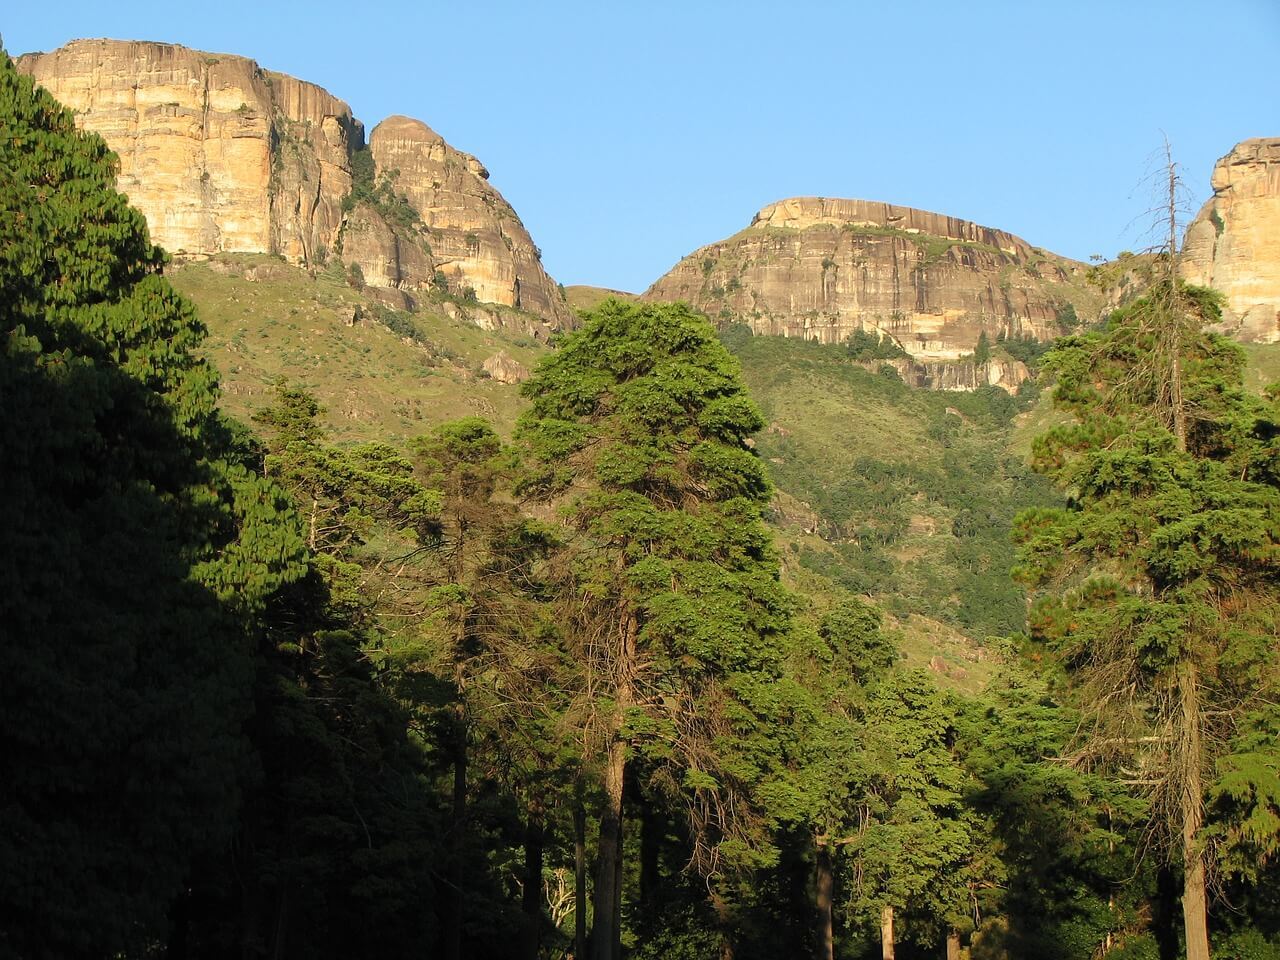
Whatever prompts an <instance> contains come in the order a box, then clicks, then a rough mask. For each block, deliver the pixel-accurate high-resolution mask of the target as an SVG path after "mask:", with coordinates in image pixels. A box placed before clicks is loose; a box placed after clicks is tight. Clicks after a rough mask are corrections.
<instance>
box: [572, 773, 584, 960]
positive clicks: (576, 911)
mask: <svg viewBox="0 0 1280 960" xmlns="http://www.w3.org/2000/svg"><path fill="white" fill-rule="evenodd" d="M573 956H574V960H587V811H586V808H585V807H583V805H582V785H581V784H578V795H577V797H576V799H575V801H574V805H573Z"/></svg>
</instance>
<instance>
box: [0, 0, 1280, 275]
mask: <svg viewBox="0 0 1280 960" xmlns="http://www.w3.org/2000/svg"><path fill="white" fill-rule="evenodd" d="M0 32H2V33H3V36H4V42H5V45H6V47H7V48H8V50H9V51H10V52H11V53H15V54H16V53H22V52H26V51H30V50H51V49H53V48H55V47H58V46H60V45H61V44H63V43H65V42H66V41H68V40H71V39H73V38H76V37H99V36H106V37H115V38H121V39H147V40H162V41H170V42H175V43H182V44H185V45H187V46H191V47H196V48H199V49H204V50H211V51H216V52H223V53H239V54H243V55H245V56H250V57H253V58H255V59H257V60H258V61H259V62H260V63H261V64H262V65H263V66H264V67H268V68H270V69H274V70H280V71H283V72H285V73H290V74H293V75H295V76H298V77H301V78H303V79H306V80H311V81H313V82H315V83H319V84H320V85H322V86H324V87H326V88H328V89H329V90H330V91H331V92H333V93H334V94H336V95H337V96H339V97H342V98H343V99H345V100H346V101H347V102H349V103H350V104H351V106H352V108H353V109H354V111H355V113H356V115H357V116H358V117H359V118H360V119H361V120H363V121H364V122H365V124H366V126H367V127H369V128H372V126H373V125H374V124H376V123H377V122H378V121H379V120H380V119H382V118H383V117H385V116H387V115H389V114H393V113H404V114H408V115H410V116H414V117H418V118H420V119H422V120H424V121H426V122H427V123H428V124H430V125H431V126H432V127H433V128H435V129H436V130H437V131H438V132H439V133H440V134H442V135H443V136H444V137H445V138H446V139H447V140H448V141H449V142H450V143H452V144H453V145H454V146H456V147H458V148H460V149H463V150H467V151H469V152H471V153H474V154H476V155H477V156H478V157H479V158H480V159H481V160H482V161H483V162H484V163H485V164H486V165H487V166H488V167H489V169H490V171H491V172H492V180H493V183H494V184H495V185H496V186H497V187H498V189H500V190H501V191H502V192H503V193H504V194H505V195H506V197H507V199H508V200H509V201H510V202H511V203H512V205H513V206H514V207H515V208H516V210H517V211H518V212H519V214H520V216H521V217H522V218H523V219H524V222H525V224H526V225H527V226H528V228H529V230H530V232H531V233H532V234H533V237H534V240H535V241H536V242H537V243H538V244H539V245H540V246H541V247H542V249H543V252H544V262H545V264H546V266H547V268H548V269H549V270H550V271H551V273H552V274H553V275H554V276H555V277H556V278H557V279H558V280H560V281H562V282H564V283H566V284H570V283H593V284H599V285H602V286H609V287H616V288H620V289H625V290H641V289H643V288H644V287H645V286H647V285H648V284H649V283H650V282H652V281H653V280H654V279H656V278H657V277H658V276H659V275H660V274H662V273H663V272H664V271H666V270H667V269H668V268H669V267H670V266H671V265H672V264H673V263H675V262H676V261H677V260H678V259H679V258H680V257H682V256H683V255H685V254H686V253H688V252H690V251H692V250H693V249H695V248H696V247H698V246H701V245H702V244H704V243H710V242H712V241H714V240H718V239H720V238H722V237H724V236H727V235H728V234H730V233H733V232H735V231H737V230H739V229H741V228H742V227H744V226H745V225H746V224H747V223H748V221H749V220H750V218H751V215H752V214H753V213H754V212H755V211H756V210H757V209H759V208H760V207H761V206H763V205H764V204H766V203H769V202H770V201H772V200H776V199H780V198H782V197H787V196H795V195H802V194H816V195H823V196H831V197H862V198H867V199H874V200H886V201H890V202H894V203H900V204H906V205H910V206H916V207H923V208H925V209H928V210H936V211H940V212H943V213H948V214H952V215H954V216H959V217H965V218H967V219H971V220H976V221H978V222H979V223H983V224H987V225H990V226H996V227H1001V228H1003V229H1006V230H1010V231H1012V232H1014V233H1017V234H1019V235H1021V236H1023V237H1025V238H1026V239H1027V240H1029V241H1030V242H1031V243H1033V244H1037V245H1039V246H1043V247H1047V248H1048V249H1050V250H1054V251H1056V252H1058V253H1062V254H1065V255H1068V256H1074V257H1077V258H1080V259H1084V258H1086V257H1088V256H1089V255H1090V254H1092V253H1102V254H1106V255H1113V254H1114V253H1116V252H1117V251H1118V250H1120V249H1124V248H1137V247H1140V246H1143V245H1144V243H1145V241H1144V237H1143V234H1144V228H1143V227H1142V225H1141V220H1142V216H1141V215H1142V211H1144V210H1145V209H1147V208H1148V207H1149V206H1150V191H1149V190H1148V189H1147V188H1146V187H1145V186H1143V185H1142V183H1141V181H1142V179H1143V177H1144V175H1145V174H1147V173H1148V172H1149V170H1150V169H1151V163H1152V157H1153V154H1154V153H1155V152H1156V151H1157V150H1158V149H1159V147H1160V144H1161V142H1162V141H1161V134H1162V131H1163V132H1164V133H1165V134H1167V135H1168V137H1169V140H1170V141H1171V143H1172V145H1173V148H1174V152H1175V156H1176V159H1177V161H1178V162H1179V163H1180V164H1181V165H1182V167H1183V172H1184V174H1185V177H1186V181H1187V185H1188V187H1189V188H1190V191H1191V194H1192V196H1193V198H1194V201H1195V203H1196V204H1198V203H1199V202H1200V201H1202V200H1203V199H1204V198H1205V197H1206V196H1207V195H1208V193H1209V187H1208V180H1209V174H1210V171H1211V170H1212V168H1213V163H1214V161H1215V160H1216V159H1217V158H1218V157H1219V156H1221V155H1222V154H1224V153H1226V152H1227V151H1228V150H1229V149H1230V148H1231V146H1232V145H1233V144H1235V143H1236V142H1237V141H1239V140H1242V139H1245V138H1247V137H1253V136H1268V135H1269V136H1280V84H1278V83H1277V77H1278V76H1280V73H1278V68H1280V0H1213V2H1196V3H1192V2H1183V0H1141V2H1139V0H1111V2H1106V3H1102V2H1067V0H1058V2H1045V0H1021V2H1018V3H1004V2H985V3H984V2H981V0H969V2H957V0H946V2H932V0H915V2H903V3H893V2H889V0H885V2H878V3H854V2H846V3H836V2H830V3H819V2H809V0H778V2H774V3H759V2H753V0H737V2H731V0H726V2H718V3H712V2H703V3H698V2H695V0H686V2H684V3H667V2H645V3H631V4H626V3H617V2H609V0H598V2H594V3H581V4H578V3H558V2H555V0H523V2H505V0H498V2H493V3H486V4H482V3H476V2H466V0H455V2H453V3H448V4H445V3H438V2H433V0H416V2H405V3H399V2H396V3H384V2H376V3H373V2H366V3H357V2H350V0H348V2H346V3H341V4H337V3H325V2H313V3H307V4H303V3H291V2H275V0H258V2H254V3H244V2H240V0H219V2H207V3H199V4H188V3H180V2H177V0H169V2H166V3H152V2H140V0H129V2H127V3H103V2H101V0H95V2H92V3H87V2H79V0H56V2H49V3H22V4H17V3H15V4H11V5H8V10H7V11H6V13H5V14H4V15H3V16H2V17H0ZM1135 218H1136V219H1137V220H1138V221H1139V223H1135Z"/></svg>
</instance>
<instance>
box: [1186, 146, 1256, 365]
mask: <svg viewBox="0 0 1280 960" xmlns="http://www.w3.org/2000/svg"><path fill="white" fill-rule="evenodd" d="M1212 185H1213V196H1212V197H1210V198H1209V200H1208V201H1207V202H1206V203H1205V205H1204V206H1203V207H1202V208H1201V209H1200V212H1199V214H1197V215H1196V218H1195V220H1193V221H1192V222H1191V225H1190V226H1189V227H1188V228H1187V234H1186V239H1185V240H1184V242H1183V248H1182V273H1183V276H1184V277H1185V278H1186V279H1187V280H1188V281H1190V282H1191V283H1197V284H1201V285H1204V286H1209V287H1215V288H1217V289H1218V290H1221V291H1222V292H1223V293H1224V294H1226V297H1227V306H1226V310H1225V312H1224V322H1223V327H1224V330H1225V331H1226V332H1228V333H1230V334H1232V335H1233V336H1235V337H1237V338H1239V339H1241V340H1246V341H1255V342H1261V343H1274V342H1276V341H1280V137H1261V138H1257V139H1253V140H1245V141H1244V142H1242V143H1238V144H1236V146H1235V147H1234V148H1233V149H1232V151H1231V152H1230V153H1228V154H1227V155H1226V156H1225V157H1223V158H1222V159H1221V160H1219V161H1218V163H1217V165H1216V166H1215V167H1214V169H1213V180H1212Z"/></svg>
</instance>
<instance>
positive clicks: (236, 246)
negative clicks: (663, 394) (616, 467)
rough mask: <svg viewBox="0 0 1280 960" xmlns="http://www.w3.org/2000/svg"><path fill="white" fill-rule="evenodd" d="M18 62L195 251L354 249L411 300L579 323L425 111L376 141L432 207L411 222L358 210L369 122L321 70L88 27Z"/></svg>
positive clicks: (176, 241)
mask: <svg viewBox="0 0 1280 960" xmlns="http://www.w3.org/2000/svg"><path fill="white" fill-rule="evenodd" d="M17 65H18V68H19V69H20V70H22V71H23V72H25V73H28V74H30V75H31V76H32V77H33V78H34V79H35V80H36V81H37V82H38V83H39V84H40V85H41V86H43V87H45V88H46V89H47V90H49V92H50V93H52V94H53V95H54V96H55V97H56V98H57V99H58V100H60V101H61V102H62V103H64V104H65V105H67V106H68V107H70V108H72V109H73V110H74V111H75V112H76V115H77V121H78V122H79V124H80V125H81V126H82V127H84V128H85V129H88V130H92V131H94V132H96V133H98V134H100V135H101V136H102V137H103V138H104V139H105V140H106V141H107V143H108V145H109V146H110V147H111V149H112V150H114V151H115V152H116V153H117V154H118V155H119V157H120V174H119V180H118V185H119V187H120V189H121V190H122V191H123V192H124V193H126V194H128V196H129V199H130V202H132V203H133V204H134V205H135V206H136V207H138V208H139V209H140V210H141V211H142V212H143V214H144V215H145V216H146V218H147V222H148V224H149V226H150V228H151V235H152V239H154V240H155V241H156V242H157V243H159V244H160V245H161V246H163V247H165V248H166V249H168V250H169V251H170V252H171V253H173V254H175V255H177V256H179V257H182V256H203V255H210V254H216V253H223V252H240V253H271V254H278V255H280V256H283V257H284V258H286V259H287V260H288V261H290V262H292V263H295V264H300V265H304V266H315V265H319V264H322V263H324V262H325V261H326V260H327V259H328V258H329V257H330V256H332V255H335V254H337V253H338V251H339V249H340V248H341V249H342V257H343V260H344V261H345V262H348V263H355V264H358V265H359V267H360V269H361V272H362V273H363V275H364V278H365V282H366V283H367V284H369V285H370V287H371V288H374V289H375V290H376V289H381V290H383V291H385V295H384V296H383V297H382V299H385V300H386V301H387V302H389V303H392V304H394V305H397V306H412V304H413V302H414V299H415V298H414V296H413V293H414V292H419V293H420V292H424V291H429V290H433V289H434V290H444V289H446V288H447V290H449V291H451V292H453V293H456V294H463V293H465V294H466V295H467V296H468V297H470V296H471V294H474V297H475V299H476V300H479V301H485V302H489V303H493V304H498V305H501V306H505V307H516V308H519V309H520V310H523V311H526V312H528V313H531V314H534V315H536V316H537V317H540V318H541V319H542V321H543V322H542V323H537V322H531V323H527V324H524V325H525V326H528V327H529V328H530V331H531V332H538V330H539V329H540V328H543V327H547V328H559V327H562V326H564V325H566V324H569V323H571V322H572V321H573V313H572V311H571V310H570V309H569V307H568V305H567V304H566V303H565V302H564V299H563V297H562V296H561V294H560V291H559V289H558V287H557V286H556V284H555V282H554V281H553V280H552V279H551V278H550V277H549V276H547V274H546V271H544V270H543V269H542V265H541V263H540V262H539V254H538V251H537V247H535V246H534V243H533V240H532V239H531V238H530V237H529V234H528V232H527V231H526V230H525V229H524V226H523V225H522V224H521V222H520V219H519V217H517V216H516V214H515V211H514V210H512V209H511V207H510V205H509V204H507V202H506V201H505V200H504V199H503V198H502V196H501V195H500V194H499V193H498V191H497V190H495V189H494V188H493V187H491V186H490V185H489V184H488V182H487V179H488V172H487V171H486V170H485V169H484V167H483V166H482V165H481V164H480V162H479V161H478V160H476V159H475V158H474V157H471V156H469V155H468V154H465V153H461V152H460V151H457V150H454V149H453V148H452V147H450V146H449V145H448V144H447V143H445V142H444V140H443V139H441V138H440V137H439V136H438V135H437V134H435V133H434V132H433V131H431V130H430V128H428V127H427V126H426V125H425V124H422V123H419V122H418V121H415V120H409V119H408V118H405V117H393V118H391V119H389V120H387V121H384V122H383V123H382V124H379V125H378V127H377V129H376V130H375V131H374V134H373V137H372V142H371V144H370V147H371V150H372V158H373V161H374V164H375V176H382V175H384V174H385V175H387V176H388V178H389V180H390V181H391V182H392V184H391V185H392V189H393V190H394V193H395V194H396V195H397V196H399V197H403V198H405V199H407V200H408V202H409V204H410V205H411V206H412V207H413V208H414V210H415V212H416V216H417V217H418V219H419V223H418V224H416V225H415V226H414V227H413V228H407V227H406V226H405V224H404V223H403V222H399V221H396V220H395V219H394V218H393V219H388V217H387V216H386V215H385V211H384V210H380V209H378V207H377V205H376V204H369V203H366V204H360V205H356V206H355V208H354V209H348V210H344V200H345V199H346V198H348V196H349V195H350V194H351V191H352V186H353V182H354V179H353V177H354V171H353V163H352V160H353V158H354V157H355V155H356V153H357V151H360V150H362V149H363V148H364V128H363V126H362V124H361V123H360V122H359V121H358V120H356V119H355V118H354V117H353V116H352V114H351V110H350V108H349V107H348V106H347V105H346V104H345V103H343V102H342V101H341V100H339V99H337V98H336V97H333V96H332V95H330V94H329V93H327V92H326V91H325V90H322V89H321V88H320V87H317V86H315V85H314V84H310V83H306V82H303V81H301V80H296V79H294V78H293V77H288V76H285V75H284V74H279V73H273V72H271V71H267V70H263V69H262V68H261V67H260V66H258V64H257V63H255V62H254V61H252V60H249V59H246V58H244V57H237V56H230V55H226V54H209V53H204V52H201V51H199V50H190V49H188V48H186V47H181V46H176V45H173V44H163V43H142V42H131V41H117V40H77V41H73V42H72V43H69V44H67V45H66V46H65V47H62V48H61V49H59V50H56V51H54V52H52V53H47V54H27V55H25V56H22V57H19V58H18V60H17ZM395 171H399V172H398V174H395ZM393 174H395V175H393ZM346 206H347V207H351V204H350V203H349V202H348V203H347V204H346ZM495 316H501V317H503V318H505V320H504V322H518V318H513V317H512V315H510V314H507V313H495Z"/></svg>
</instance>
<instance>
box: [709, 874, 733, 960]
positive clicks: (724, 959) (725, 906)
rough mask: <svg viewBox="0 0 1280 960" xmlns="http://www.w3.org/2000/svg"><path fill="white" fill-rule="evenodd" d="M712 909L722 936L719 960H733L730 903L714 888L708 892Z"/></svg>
mask: <svg viewBox="0 0 1280 960" xmlns="http://www.w3.org/2000/svg"><path fill="white" fill-rule="evenodd" d="M708 893H709V896H710V898H711V909H712V911H713V912H714V913H715V915H716V929H717V931H718V932H719V934H720V952H719V960H733V937H732V933H733V926H732V920H733V915H732V912H731V911H730V909H729V901H728V900H726V899H725V897H724V895H723V894H721V893H720V891H719V890H718V889H716V888H715V887H714V886H713V887H712V888H711V889H710V890H709V891H708Z"/></svg>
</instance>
